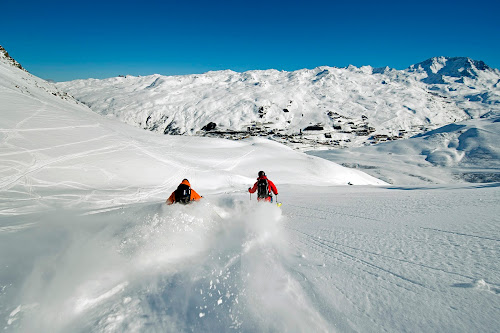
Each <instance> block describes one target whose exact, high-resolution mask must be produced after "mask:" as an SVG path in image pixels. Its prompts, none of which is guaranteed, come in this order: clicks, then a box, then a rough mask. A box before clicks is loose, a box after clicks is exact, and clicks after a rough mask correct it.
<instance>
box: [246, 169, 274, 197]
mask: <svg viewBox="0 0 500 333" xmlns="http://www.w3.org/2000/svg"><path fill="white" fill-rule="evenodd" d="M255 191H257V200H258V201H267V202H272V201H273V197H272V195H271V191H272V192H273V193H274V195H278V189H277V188H276V186H275V185H274V183H273V182H272V181H270V180H269V179H267V177H266V173H265V172H264V171H259V178H257V181H256V182H255V184H254V185H253V187H252V188H250V187H249V188H248V192H250V193H255Z"/></svg>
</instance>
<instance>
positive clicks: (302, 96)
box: [57, 57, 500, 149]
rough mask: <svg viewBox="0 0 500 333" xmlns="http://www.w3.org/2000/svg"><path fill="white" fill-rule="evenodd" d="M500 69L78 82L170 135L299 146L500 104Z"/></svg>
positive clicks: (395, 131)
mask: <svg viewBox="0 0 500 333" xmlns="http://www.w3.org/2000/svg"><path fill="white" fill-rule="evenodd" d="M499 82H500V71H499V70H497V69H493V68H490V67H488V66H487V65H486V64H485V63H484V62H482V61H476V60H472V59H470V58H448V57H437V58H432V59H429V60H426V61H424V62H421V63H419V64H416V65H412V66H410V67H409V68H408V69H406V70H395V69H390V68H372V67H370V66H365V67H361V68H357V67H354V66H349V67H347V68H335V67H326V66H323V67H318V68H315V69H302V70H298V71H293V72H286V71H277V70H255V71H248V72H244V73H237V72H233V71H230V70H225V71H215V72H208V73H205V74H200V75H184V76H163V75H150V76H139V77H134V76H123V77H116V78H110V79H105V80H95V79H88V80H76V81H70V82H63V83H58V84H57V87H59V88H60V89H61V90H64V91H66V92H68V93H70V94H71V95H73V96H74V97H75V98H76V99H78V100H79V101H81V102H83V103H85V104H86V105H88V106H89V107H90V108H91V109H92V110H94V111H95V112H98V113H100V114H102V115H106V116H110V117H116V118H118V119H120V120H122V121H124V122H126V123H128V124H131V125H134V126H137V127H140V128H143V129H146V130H149V131H155V132H159V133H164V134H178V135H202V136H205V135H209V136H219V137H226V138H232V139H241V138H243V137H247V136H266V137H269V138H271V139H274V140H277V141H279V142H282V143H285V144H287V145H290V146H294V147H300V148H305V149H308V148H318V147H321V146H325V147H352V146H362V145H370V144H374V143H378V142H381V141H387V140H396V139H401V138H408V137H411V136H414V135H417V134H421V133H424V132H426V131H428V130H432V129H435V128H437V127H440V126H443V125H446V124H449V123H454V122H457V121H462V120H465V119H471V118H478V117H481V116H485V115H488V114H489V113H496V112H499V111H500V87H499V85H500V83H499Z"/></svg>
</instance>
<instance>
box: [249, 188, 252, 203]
mask: <svg viewBox="0 0 500 333" xmlns="http://www.w3.org/2000/svg"><path fill="white" fill-rule="evenodd" d="M248 193H250V201H252V192H250V187H249V188H248Z"/></svg>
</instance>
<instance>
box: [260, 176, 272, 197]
mask: <svg viewBox="0 0 500 333" xmlns="http://www.w3.org/2000/svg"><path fill="white" fill-rule="evenodd" d="M270 196H271V193H270V192H269V184H268V183H267V179H265V178H262V179H259V181H258V183H257V197H258V198H261V199H266V198H269V197H270Z"/></svg>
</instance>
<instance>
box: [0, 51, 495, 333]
mask: <svg viewBox="0 0 500 333" xmlns="http://www.w3.org/2000/svg"><path fill="white" fill-rule="evenodd" d="M0 114H1V115H2V117H1V118H0V156H1V158H0V329H2V330H3V331H4V332H193V331H196V332H384V331H385V332H403V331H404V332H476V331H477V332H497V331H498V327H500V298H499V297H500V278H499V274H498V273H499V271H500V263H499V260H498V258H499V257H500V247H499V242H500V228H499V223H500V219H499V216H500V205H499V204H498V203H499V199H500V190H499V183H485V184H474V185H473V184H465V185H464V184H455V185H450V184H441V185H425V186H422V185H420V186H401V185H398V186H391V185H387V184H386V183H384V182H383V181H380V180H378V179H376V178H373V177H372V176H369V175H367V174H365V173H363V172H360V171H358V170H353V169H347V168H344V167H341V166H339V165H338V164H335V163H332V162H330V161H327V160H325V159H320V158H318V157H313V156H309V155H305V154H303V153H300V152H297V151H294V150H292V149H290V148H288V147H285V146H283V145H281V144H279V143H276V142H273V141H270V140H266V139H259V138H250V139H246V140H241V141H228V140H223V139H215V138H199V137H193V136H169V135H158V134H157V133H150V132H147V131H144V130H141V129H137V128H134V127H131V126H128V125H126V124H123V123H120V122H117V121H115V120H111V119H106V118H105V117H102V116H100V115H98V114H96V113H94V112H92V111H91V110H89V109H88V108H87V107H85V106H84V105H82V104H79V103H77V102H76V101H75V100H73V99H72V98H71V97H69V96H66V95H65V94H64V93H61V92H60V91H58V89H57V88H55V87H54V86H52V85H51V84H49V83H47V82H45V81H43V80H41V79H38V78H36V77H34V76H32V75H30V74H28V73H26V72H23V71H21V70H20V69H18V68H16V67H14V66H12V65H10V64H9V63H7V62H5V61H3V60H2V59H0ZM479 142H480V143H482V142H484V141H482V140H481V141H479ZM374 158H375V157H374ZM382 158H384V157H382ZM412 167H413V164H412V163H409V164H408V165H407V166H406V168H405V170H404V171H408V170H410V169H411V168H412ZM444 167H445V166H443V168H444ZM259 170H265V171H266V172H267V174H268V176H269V177H270V179H272V180H273V181H274V182H275V183H276V185H277V187H278V190H279V197H278V200H279V201H280V202H283V205H282V206H281V207H280V208H278V207H277V206H276V205H274V204H267V203H258V202H256V200H255V197H252V198H251V199H252V200H250V196H249V194H248V192H246V188H247V187H248V186H251V185H252V184H253V182H254V181H255V176H256V173H257V172H258V171H259ZM185 177H186V178H188V179H189V180H190V181H191V184H192V186H193V188H194V189H195V190H197V191H198V192H199V193H200V194H201V195H203V196H204V198H203V199H202V200H201V201H200V202H197V203H193V204H191V205H187V206H181V205H172V206H167V205H165V204H164V200H165V199H166V198H167V197H168V195H170V193H171V191H173V190H174V189H175V187H176V185H177V184H178V183H179V182H180V181H181V180H182V179H183V178H185ZM349 182H350V183H352V184H354V185H355V186H348V185H346V184H347V183H349Z"/></svg>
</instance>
